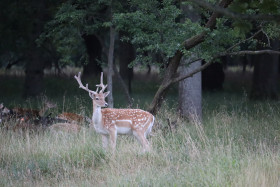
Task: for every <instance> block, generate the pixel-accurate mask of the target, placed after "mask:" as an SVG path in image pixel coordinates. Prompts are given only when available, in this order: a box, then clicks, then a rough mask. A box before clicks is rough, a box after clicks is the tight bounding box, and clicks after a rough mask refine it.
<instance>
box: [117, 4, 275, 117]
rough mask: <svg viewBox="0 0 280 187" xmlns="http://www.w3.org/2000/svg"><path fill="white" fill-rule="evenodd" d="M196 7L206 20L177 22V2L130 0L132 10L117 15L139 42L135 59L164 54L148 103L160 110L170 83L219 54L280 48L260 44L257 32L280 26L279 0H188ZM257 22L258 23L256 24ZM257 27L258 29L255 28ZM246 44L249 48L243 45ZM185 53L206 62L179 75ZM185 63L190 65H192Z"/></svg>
mask: <svg viewBox="0 0 280 187" xmlns="http://www.w3.org/2000/svg"><path fill="white" fill-rule="evenodd" d="M183 3H186V4H191V5H192V6H193V8H194V11H196V12H198V13H199V14H201V15H202V17H204V18H205V19H202V20H201V21H200V22H192V21H191V20H190V19H186V21H185V22H184V23H181V22H179V18H180V17H181V16H182V12H181V10H180V9H179V8H178V7H179V6H178V5H177V6H176V2H175V1H171V0H165V1H153V0H152V1H150V0H149V1H140V0H133V1H131V12H129V13H126V14H123V13H122V14H119V15H115V20H116V22H117V25H119V27H120V29H123V30H126V31H129V32H130V34H131V35H130V38H129V39H130V41H132V43H133V44H134V45H135V46H137V55H138V56H137V58H136V62H137V61H138V62H142V63H143V62H147V63H152V64H158V63H159V62H152V61H151V58H150V57H147V56H145V54H147V53H157V54H159V55H160V56H162V59H163V62H162V63H163V64H162V63H159V64H158V65H159V66H160V67H165V68H164V69H163V78H162V83H161V85H160V87H159V89H158V91H157V93H156V95H155V97H154V100H153V102H152V104H151V106H150V111H151V112H152V113H156V112H157V111H158V109H159V108H160V106H161V103H162V101H163V99H164V97H165V95H166V93H167V91H168V88H169V87H170V85H172V84H174V83H177V82H179V81H181V80H184V79H186V78H188V77H191V76H193V75H194V74H195V73H197V72H200V71H201V70H203V69H205V68H206V67H207V66H209V65H210V64H211V63H212V62H213V61H214V60H215V59H216V58H217V57H220V56H225V55H245V54H260V53H278V54H279V51H273V50H260V51H254V50H255V49H256V44H257V41H256V38H255V35H256V33H257V32H264V33H266V34H267V35H268V37H271V38H273V37H274V38H275V37H277V35H276V34H277V33H279V32H278V30H279V25H278V24H277V23H278V22H277V21H279V10H280V9H279V7H280V5H279V1H276V0H275V1H274V0H270V1H269V2H268V1H263V2H260V1H239V0H235V1H233V0H221V1H198V0H189V1H184V2H183ZM253 24H254V25H255V26H254V27H253ZM255 28H257V30H256V29H255ZM244 43H246V44H247V46H248V49H247V50H241V49H240V45H241V44H244ZM183 57H187V58H190V57H192V58H193V60H190V61H189V62H188V64H189V65H190V64H192V63H193V62H195V61H197V60H205V61H206V63H205V64H203V65H201V66H199V67H197V68H196V69H193V70H192V71H191V72H188V73H186V74H178V68H179V65H180V62H181V59H182V58H183ZM188 64H187V65H188Z"/></svg>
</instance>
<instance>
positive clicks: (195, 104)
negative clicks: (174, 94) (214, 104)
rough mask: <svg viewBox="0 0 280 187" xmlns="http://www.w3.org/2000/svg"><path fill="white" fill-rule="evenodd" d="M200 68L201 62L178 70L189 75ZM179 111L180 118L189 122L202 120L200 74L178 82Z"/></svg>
mask: <svg viewBox="0 0 280 187" xmlns="http://www.w3.org/2000/svg"><path fill="white" fill-rule="evenodd" d="M200 66H201V61H197V62H195V63H192V64H191V65H190V66H188V67H186V66H183V67H181V68H180V73H182V74H186V73H189V72H191V71H193V70H195V69H197V68H199V67H200ZM179 111H180V114H181V116H183V117H187V118H188V119H189V120H191V121H197V120H198V121H201V119H202V90H201V72H199V73H196V74H195V75H194V76H192V77H190V78H188V79H184V80H182V81H180V82H179Z"/></svg>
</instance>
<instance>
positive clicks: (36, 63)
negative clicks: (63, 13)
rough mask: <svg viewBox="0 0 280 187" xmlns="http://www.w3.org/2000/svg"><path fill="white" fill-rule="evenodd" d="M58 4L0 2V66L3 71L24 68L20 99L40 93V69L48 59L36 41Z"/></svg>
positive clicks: (41, 79) (41, 74)
mask: <svg viewBox="0 0 280 187" xmlns="http://www.w3.org/2000/svg"><path fill="white" fill-rule="evenodd" d="M58 3H59V1H52V0H47V1H40V0H24V1H15V0H11V1H10V0H9V1H6V0H3V1H1V2H0V7H1V13H0V22H1V24H0V32H1V33H0V40H1V43H0V60H1V61H0V63H1V64H2V65H3V66H6V67H7V68H10V67H11V66H13V65H15V64H20V65H21V66H24V68H25V74H26V77H25V85H24V88H25V89H24V96H26V97H28V96H35V95H38V94H39V93H41V92H42V91H43V84H42V82H43V75H44V68H45V67H46V66H48V65H49V62H50V61H51V60H53V59H51V56H50V54H49V53H48V52H46V50H45V49H44V48H43V47H38V46H37V44H36V39H37V38H38V37H39V35H40V34H41V32H42V31H43V29H44V24H45V23H46V22H47V21H48V20H50V18H51V15H52V14H53V11H54V10H53V7H55V6H56V5H57V4H58Z"/></svg>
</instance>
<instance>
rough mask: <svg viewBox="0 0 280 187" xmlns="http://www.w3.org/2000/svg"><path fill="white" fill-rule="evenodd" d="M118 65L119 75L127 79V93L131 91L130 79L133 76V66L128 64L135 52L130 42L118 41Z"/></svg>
mask: <svg viewBox="0 0 280 187" xmlns="http://www.w3.org/2000/svg"><path fill="white" fill-rule="evenodd" d="M118 56H119V65H120V75H121V77H122V78H123V79H124V80H126V81H127V85H128V90H129V93H131V80H132V78H133V68H132V67H131V68H129V67H128V65H129V64H130V63H131V62H132V61H133V60H134V59H135V52H134V48H133V46H132V44H130V43H128V42H123V41H120V43H119V55H118Z"/></svg>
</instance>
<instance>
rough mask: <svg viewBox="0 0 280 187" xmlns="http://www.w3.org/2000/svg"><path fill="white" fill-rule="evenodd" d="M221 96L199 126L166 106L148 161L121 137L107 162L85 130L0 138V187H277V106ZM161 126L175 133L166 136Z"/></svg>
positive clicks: (2, 135) (279, 165)
mask: <svg viewBox="0 0 280 187" xmlns="http://www.w3.org/2000/svg"><path fill="white" fill-rule="evenodd" d="M220 96H221V95H220V94H217V95H215V94H214V95H213V94H210V95H206V96H205V99H204V103H207V104H205V105H204V120H203V122H202V123H199V122H193V123H190V122H188V121H186V120H183V119H180V118H178V116H177V114H176V110H175V109H174V108H172V107H168V106H167V105H166V106H164V107H163V108H162V110H161V111H160V113H159V114H158V116H157V123H156V126H155V128H154V131H153V136H152V137H151V138H150V142H151V144H152V147H153V150H152V151H151V152H150V153H142V152H141V147H140V145H139V144H138V143H137V141H135V139H134V138H133V137H127V136H123V137H118V144H117V149H116V152H115V154H114V155H112V154H111V153H110V152H106V151H104V150H103V149H102V148H101V140H100V136H99V135H97V134H96V133H95V132H94V131H93V130H91V129H88V128H87V127H84V128H83V130H82V131H81V132H80V133H79V134H66V133H51V132H48V131H46V132H42V133H37V134H34V133H33V134H32V133H28V132H26V133H23V134H18V133H14V132H11V131H5V130H1V131H0V142H1V144H0V186H92V185H98V186H238V187H239V186H252V187H253V186H279V185H280V149H279V148H280V146H279V145H280V144H279V143H280V142H279V138H280V125H279V121H280V115H279V114H280V110H279V108H278V104H279V103H269V102H267V103H255V102H250V101H247V99H246V98H245V96H242V97H232V98H230V97H229V95H224V99H221V98H220ZM215 100H217V101H219V103H216V104H215V106H213V105H212V103H211V102H214V101H215ZM213 104H214V103H213ZM66 105H67V103H66ZM167 119H169V121H171V122H172V123H176V125H177V128H174V129H173V130H172V131H170V129H169V125H168V120H167Z"/></svg>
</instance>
